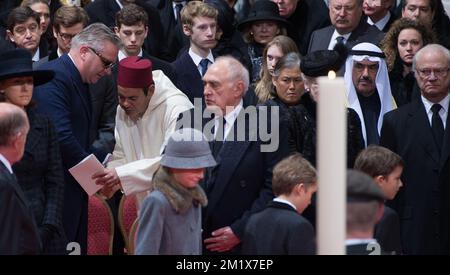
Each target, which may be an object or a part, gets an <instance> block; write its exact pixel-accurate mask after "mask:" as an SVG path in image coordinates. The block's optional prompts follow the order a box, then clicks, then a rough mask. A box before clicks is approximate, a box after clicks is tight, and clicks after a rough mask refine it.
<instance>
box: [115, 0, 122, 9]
mask: <svg viewBox="0 0 450 275" xmlns="http://www.w3.org/2000/svg"><path fill="white" fill-rule="evenodd" d="M116 3H117V5H119V8H120V9H123V5H122V3H120V1H119V0H116Z"/></svg>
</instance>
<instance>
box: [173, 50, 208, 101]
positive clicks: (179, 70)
mask: <svg viewBox="0 0 450 275" xmlns="http://www.w3.org/2000/svg"><path fill="white" fill-rule="evenodd" d="M172 65H173V67H174V69H175V74H176V75H177V80H178V82H177V87H178V88H179V89H180V90H181V91H182V92H183V93H185V94H186V95H187V97H188V98H189V100H190V101H191V102H192V104H194V98H203V81H202V76H201V75H200V73H199V71H198V68H197V66H195V63H194V61H193V60H192V58H191V56H190V55H189V51H184V52H183V53H182V54H181V55H180V56H179V57H178V58H177V60H175V62H173V63H172Z"/></svg>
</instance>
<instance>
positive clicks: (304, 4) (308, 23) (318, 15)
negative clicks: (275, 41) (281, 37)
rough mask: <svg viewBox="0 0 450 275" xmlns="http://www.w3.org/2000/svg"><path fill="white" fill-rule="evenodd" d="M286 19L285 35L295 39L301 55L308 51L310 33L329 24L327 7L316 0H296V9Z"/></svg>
mask: <svg viewBox="0 0 450 275" xmlns="http://www.w3.org/2000/svg"><path fill="white" fill-rule="evenodd" d="M287 20H288V22H289V25H288V27H287V35H288V36H289V37H290V38H292V39H293V40H294V41H295V43H296V44H297V47H298V50H299V51H300V53H301V54H302V55H306V53H307V52H308V45H309V41H310V39H311V34H312V33H313V32H314V31H315V30H318V29H321V28H324V27H327V26H329V25H331V21H330V16H329V15H328V7H327V6H326V5H325V3H324V2H323V1H318V0H302V1H298V4H297V9H296V10H295V12H294V13H293V14H292V15H291V17H289V18H287Z"/></svg>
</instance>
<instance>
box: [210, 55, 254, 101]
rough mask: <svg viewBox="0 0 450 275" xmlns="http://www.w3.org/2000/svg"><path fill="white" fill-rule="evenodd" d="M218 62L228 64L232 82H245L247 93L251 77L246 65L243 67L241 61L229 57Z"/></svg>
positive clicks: (224, 57) (221, 58)
mask: <svg viewBox="0 0 450 275" xmlns="http://www.w3.org/2000/svg"><path fill="white" fill-rule="evenodd" d="M218 61H221V62H225V63H226V65H227V68H228V71H229V72H230V78H231V79H232V80H242V81H243V82H244V93H245V92H247V90H248V87H249V85H250V77H249V73H248V70H247V69H246V68H245V67H244V65H242V63H241V62H239V60H237V59H236V58H234V57H232V56H229V55H227V56H221V57H218V58H216V60H215V62H218Z"/></svg>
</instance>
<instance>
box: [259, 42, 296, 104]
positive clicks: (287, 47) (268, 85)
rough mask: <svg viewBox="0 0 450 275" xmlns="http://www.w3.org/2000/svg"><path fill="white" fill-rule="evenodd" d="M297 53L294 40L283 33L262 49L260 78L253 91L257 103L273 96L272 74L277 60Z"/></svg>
mask: <svg viewBox="0 0 450 275" xmlns="http://www.w3.org/2000/svg"><path fill="white" fill-rule="evenodd" d="M291 52H295V53H298V48H297V45H295V42H294V40H292V39H291V38H290V37H288V36H285V35H278V36H275V38H274V39H272V41H270V42H269V43H267V45H266V47H265V48H264V51H263V60H262V66H261V72H260V78H261V79H260V80H259V81H258V82H257V84H256V88H255V93H256V95H257V96H258V100H259V103H264V102H266V101H267V100H268V99H271V98H273V96H272V95H271V94H272V92H273V89H274V87H273V84H272V76H273V71H274V69H275V65H276V64H277V62H278V60H280V59H281V58H282V57H283V56H285V55H286V54H288V53H291Z"/></svg>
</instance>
